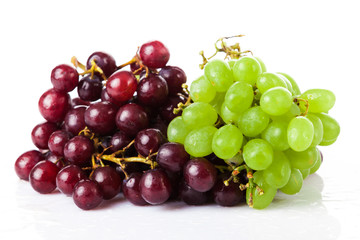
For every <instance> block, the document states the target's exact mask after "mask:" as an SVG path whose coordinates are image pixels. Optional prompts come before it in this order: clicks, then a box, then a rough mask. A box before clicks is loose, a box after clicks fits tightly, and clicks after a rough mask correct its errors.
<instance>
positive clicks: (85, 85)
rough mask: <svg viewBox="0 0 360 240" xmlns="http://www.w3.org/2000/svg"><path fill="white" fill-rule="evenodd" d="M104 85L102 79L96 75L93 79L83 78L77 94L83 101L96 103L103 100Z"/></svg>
mask: <svg viewBox="0 0 360 240" xmlns="http://www.w3.org/2000/svg"><path fill="white" fill-rule="evenodd" d="M102 88H103V84H102V82H101V78H100V77H98V76H96V75H94V76H93V78H91V77H90V76H89V75H88V76H85V77H83V78H82V79H81V80H80V81H79V84H78V87H77V92H78V95H79V97H80V99H81V100H83V101H89V102H92V101H96V100H98V99H100V98H101V92H102Z"/></svg>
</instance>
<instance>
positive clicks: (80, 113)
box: [64, 107, 86, 135]
mask: <svg viewBox="0 0 360 240" xmlns="http://www.w3.org/2000/svg"><path fill="white" fill-rule="evenodd" d="M85 110H86V108H85V107H78V108H74V109H71V110H69V111H68V112H67V113H66V115H65V119H64V125H65V130H66V131H68V132H70V133H72V134H73V135H78V134H79V132H80V131H81V130H83V129H84V128H85V127H86V124H85Z"/></svg>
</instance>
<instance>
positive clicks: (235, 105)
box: [224, 82, 254, 113]
mask: <svg viewBox="0 0 360 240" xmlns="http://www.w3.org/2000/svg"><path fill="white" fill-rule="evenodd" d="M253 99H254V91H253V88H252V86H251V85H250V84H248V83H246V82H235V83H234V84H232V85H231V86H230V88H229V90H228V91H227V92H226V95H225V101H224V103H225V105H226V107H227V108H228V109H229V110H230V111H232V112H234V113H241V112H243V111H245V110H246V109H248V108H249V107H250V106H251V104H252V102H253Z"/></svg>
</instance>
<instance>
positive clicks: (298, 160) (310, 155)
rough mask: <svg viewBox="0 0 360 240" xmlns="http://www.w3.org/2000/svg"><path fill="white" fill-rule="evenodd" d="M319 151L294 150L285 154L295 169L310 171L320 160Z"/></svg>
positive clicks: (289, 150)
mask: <svg viewBox="0 0 360 240" xmlns="http://www.w3.org/2000/svg"><path fill="white" fill-rule="evenodd" d="M317 152H318V150H317V149H316V148H315V147H312V148H309V149H307V150H305V151H303V152H295V151H294V150H292V149H288V150H286V151H285V152H284V153H285V155H286V156H287V158H288V159H289V160H290V164H291V166H292V167H294V168H298V169H300V170H302V169H309V168H311V167H313V166H314V165H315V163H316V160H317V159H318V157H319V155H318V153H317Z"/></svg>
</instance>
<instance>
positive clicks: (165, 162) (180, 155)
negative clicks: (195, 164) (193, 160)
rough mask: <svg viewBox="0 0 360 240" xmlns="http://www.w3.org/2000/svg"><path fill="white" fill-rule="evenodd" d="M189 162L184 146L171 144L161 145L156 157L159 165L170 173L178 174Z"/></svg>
mask: <svg viewBox="0 0 360 240" xmlns="http://www.w3.org/2000/svg"><path fill="white" fill-rule="evenodd" d="M189 160H190V155H189V154H188V153H187V152H186V151H185V148H184V146H183V145H182V144H180V143H172V142H169V143H165V144H163V145H162V146H161V147H160V148H159V151H158V154H157V156H156V161H157V162H158V163H159V165H160V166H161V167H162V168H164V169H166V170H168V171H171V172H180V171H181V170H182V169H183V167H184V165H185V164H186V162H187V161H189Z"/></svg>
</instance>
